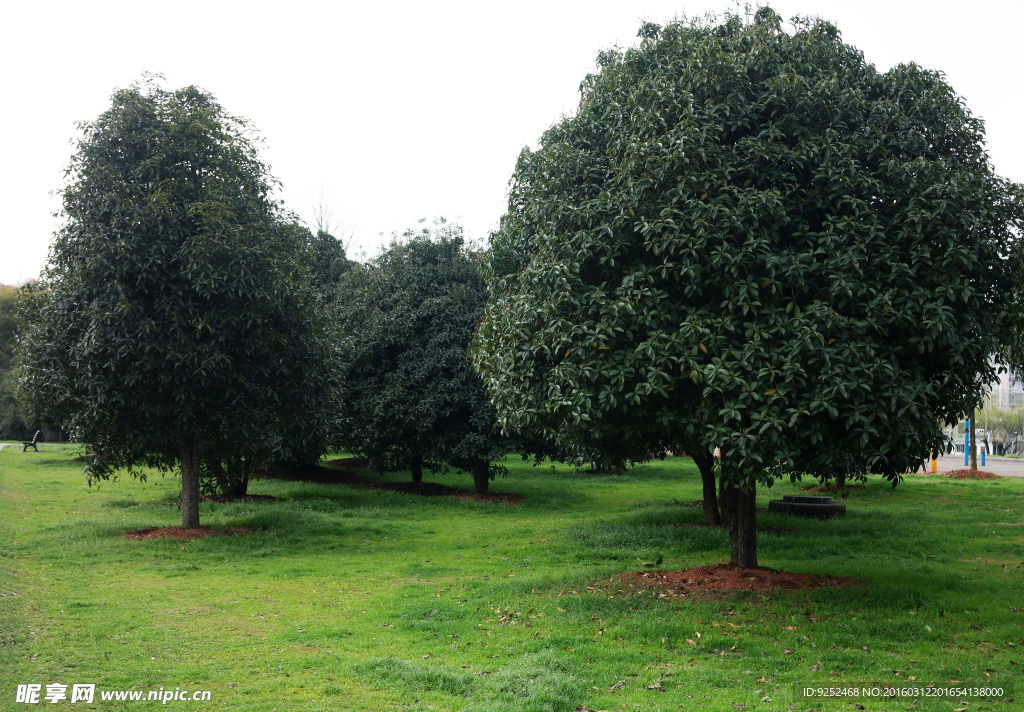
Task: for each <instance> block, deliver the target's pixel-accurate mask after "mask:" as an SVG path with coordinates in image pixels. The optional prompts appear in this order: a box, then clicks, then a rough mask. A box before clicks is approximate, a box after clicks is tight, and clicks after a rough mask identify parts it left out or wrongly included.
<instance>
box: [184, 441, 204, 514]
mask: <svg viewBox="0 0 1024 712" xmlns="http://www.w3.org/2000/svg"><path fill="white" fill-rule="evenodd" d="M179 447H180V453H181V455H180V457H181V526H182V527H184V528H185V529H194V528H195V527H198V526H199V473H200V471H201V470H202V467H203V449H202V448H201V447H199V444H198V443H195V442H190V443H183V444H181V445H180V446H179Z"/></svg>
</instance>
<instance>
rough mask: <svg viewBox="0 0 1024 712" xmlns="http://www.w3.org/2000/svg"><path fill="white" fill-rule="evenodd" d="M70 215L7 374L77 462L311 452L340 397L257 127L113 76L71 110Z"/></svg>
mask: <svg viewBox="0 0 1024 712" xmlns="http://www.w3.org/2000/svg"><path fill="white" fill-rule="evenodd" d="M81 128H82V129H83V132H84V136H83V138H82V139H81V140H80V141H79V142H78V150H77V152H76V153H75V155H74V156H73V158H72V160H71V164H70V166H69V168H68V183H67V186H66V187H65V188H64V190H63V207H64V216H65V223H64V226H63V228H61V229H60V231H59V232H58V233H57V235H56V238H55V241H54V243H53V245H52V247H51V253H50V262H49V265H48V266H47V268H46V270H45V272H44V275H43V278H42V279H41V280H40V281H39V282H38V284H36V285H34V286H33V287H31V288H30V289H29V290H28V298H27V306H26V310H25V312H24V314H23V325H22V331H21V335H20V349H21V357H22V363H23V365H22V376H21V380H20V387H21V389H22V392H23V393H24V395H25V397H26V399H27V401H28V403H29V404H30V405H31V406H32V407H33V408H34V409H35V410H36V411H37V412H45V413H47V414H48V415H50V416H51V417H54V418H56V419H57V420H58V421H59V422H60V423H62V424H63V425H64V426H65V427H67V428H69V429H70V430H71V431H72V432H73V434H74V435H75V436H77V437H78V438H79V439H80V440H81V442H83V443H84V444H85V445H86V446H87V447H88V448H89V449H90V450H91V451H92V452H94V453H95V459H94V461H93V462H92V464H91V465H90V473H89V474H90V478H106V477H108V476H110V474H111V473H112V472H113V471H114V470H115V469H117V468H132V469H133V470H136V469H137V468H138V467H139V466H143V465H144V466H158V467H163V468H170V467H173V466H177V467H179V468H180V471H181V481H182V523H183V525H184V526H185V527H195V526H197V525H198V524H199V508H198V496H199V480H200V476H201V472H202V470H203V465H204V463H206V464H207V466H208V467H209V466H221V465H224V466H237V465H238V463H253V462H262V461H268V460H274V459H308V458H315V457H317V456H318V455H319V454H320V453H322V452H323V451H324V450H325V448H326V445H327V442H328V441H329V439H330V437H331V436H332V433H333V430H334V425H335V420H336V418H337V412H338V411H339V410H340V399H339V387H338V386H339V382H338V380H337V369H336V368H335V366H336V363H335V355H336V352H335V349H334V346H333V340H332V339H331V338H330V328H329V327H330V322H329V319H328V318H327V316H326V314H325V311H324V310H323V309H322V308H321V306H320V304H321V302H320V298H319V297H318V295H317V293H316V291H315V288H314V287H313V286H312V284H311V282H310V278H309V274H308V264H309V257H308V252H307V250H306V247H305V246H304V244H303V241H302V239H301V235H300V232H299V231H298V230H296V229H295V227H294V221H293V220H292V219H291V218H290V216H288V215H286V214H284V213H282V210H281V208H280V206H279V205H278V204H277V203H276V202H275V201H274V200H273V199H272V198H271V189H272V183H271V180H270V179H269V178H268V175H267V169H266V167H265V166H264V165H263V163H261V162H260V160H259V157H258V154H257V149H256V145H255V144H254V142H253V140H252V138H251V135H252V127H251V126H250V125H249V124H248V123H247V122H246V121H244V120H242V119H240V118H237V117H234V116H232V115H230V114H228V113H227V112H226V111H225V110H224V109H223V108H222V107H221V106H220V104H218V103H217V102H216V101H215V99H214V97H213V96H211V95H210V94H208V93H206V92H204V91H202V90H200V89H197V88H195V87H186V88H184V89H180V90H177V91H169V90H165V89H163V88H162V87H161V86H160V85H159V84H158V83H157V82H155V81H147V82H145V83H144V84H142V85H133V86H131V87H129V88H127V89H123V90H118V91H117V92H115V93H114V95H113V97H112V103H111V107H110V108H109V109H108V110H107V111H105V112H104V113H103V114H102V115H100V117H99V118H98V119H96V120H95V121H92V122H89V123H84V124H82V127H81Z"/></svg>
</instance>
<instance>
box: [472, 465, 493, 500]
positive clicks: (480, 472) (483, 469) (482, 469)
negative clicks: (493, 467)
mask: <svg viewBox="0 0 1024 712" xmlns="http://www.w3.org/2000/svg"><path fill="white" fill-rule="evenodd" d="M487 465H488V463H486V462H483V461H480V462H477V463H476V464H475V465H473V488H474V490H475V491H476V493H477V494H487V488H488V486H489V484H490V479H491V478H490V477H489V474H490V473H489V472H488V470H490V468H489V467H488V466H487Z"/></svg>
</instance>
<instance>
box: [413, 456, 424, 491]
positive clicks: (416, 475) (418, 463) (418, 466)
mask: <svg viewBox="0 0 1024 712" xmlns="http://www.w3.org/2000/svg"><path fill="white" fill-rule="evenodd" d="M412 481H413V482H414V483H416V484H418V485H421V484H423V456H422V455H413V456H412Z"/></svg>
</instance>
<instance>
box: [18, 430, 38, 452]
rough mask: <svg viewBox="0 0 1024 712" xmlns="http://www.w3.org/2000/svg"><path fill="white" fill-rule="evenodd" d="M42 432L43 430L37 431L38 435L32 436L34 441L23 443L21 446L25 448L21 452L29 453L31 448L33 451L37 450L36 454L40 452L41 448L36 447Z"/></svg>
mask: <svg viewBox="0 0 1024 712" xmlns="http://www.w3.org/2000/svg"><path fill="white" fill-rule="evenodd" d="M41 432H42V431H41V430H37V431H36V434H35V435H33V436H32V440H31V441H30V442H24V441H22V443H21V444H22V445H24V446H25V447H23V448H22V449H21V451H22V452H28V449H29V448H32V449H33V450H35V451H36V452H39V448H38V447H37V446H36V440H38V439H39V433H41Z"/></svg>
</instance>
